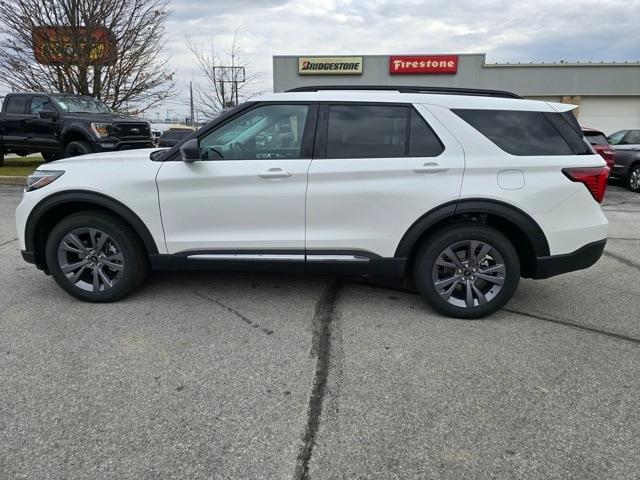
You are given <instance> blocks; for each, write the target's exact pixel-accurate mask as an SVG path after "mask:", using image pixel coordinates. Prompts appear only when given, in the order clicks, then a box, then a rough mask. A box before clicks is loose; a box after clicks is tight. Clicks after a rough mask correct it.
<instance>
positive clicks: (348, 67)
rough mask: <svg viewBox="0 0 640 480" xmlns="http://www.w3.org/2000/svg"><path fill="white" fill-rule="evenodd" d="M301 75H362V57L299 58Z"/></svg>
mask: <svg viewBox="0 0 640 480" xmlns="http://www.w3.org/2000/svg"><path fill="white" fill-rule="evenodd" d="M298 73H299V74H300V75H362V57H299V58H298Z"/></svg>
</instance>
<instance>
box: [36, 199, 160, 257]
mask: <svg viewBox="0 0 640 480" xmlns="http://www.w3.org/2000/svg"><path fill="white" fill-rule="evenodd" d="M76 202H81V203H86V204H91V205H95V206H96V207H101V208H105V209H107V210H110V211H112V212H113V213H115V214H116V215H118V216H120V217H121V218H122V219H124V221H125V222H127V223H128V224H129V225H130V226H131V228H133V230H134V231H135V232H136V233H137V234H138V236H139V237H140V240H142V243H143V245H144V247H145V249H146V250H147V253H148V254H150V255H154V254H157V253H158V246H157V245H156V242H155V240H154V239H153V236H152V235H151V232H149V229H148V228H147V226H146V225H145V224H144V222H143V221H142V220H141V219H140V217H138V215H136V214H135V213H134V212H133V211H132V210H131V209H130V208H129V207H127V206H126V205H124V204H123V203H121V202H119V201H118V200H115V199H113V198H111V197H108V196H107V195H103V194H101V193H96V192H88V191H85V190H68V191H64V192H59V193H54V194H52V195H50V196H48V197H45V198H43V199H42V200H40V202H38V203H37V204H36V206H35V207H33V209H32V210H31V213H30V214H29V217H28V218H27V223H26V227H25V244H26V248H27V251H31V252H35V251H36V247H37V245H36V232H37V227H38V225H39V224H40V221H41V220H42V219H43V218H46V214H47V212H49V211H51V209H52V208H54V207H57V206H60V205H63V204H65V203H76Z"/></svg>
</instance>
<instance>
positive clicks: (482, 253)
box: [473, 243, 491, 265]
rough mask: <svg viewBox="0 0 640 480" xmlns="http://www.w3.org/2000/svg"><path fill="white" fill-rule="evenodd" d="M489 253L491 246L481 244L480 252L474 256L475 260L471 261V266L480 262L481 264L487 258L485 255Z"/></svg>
mask: <svg viewBox="0 0 640 480" xmlns="http://www.w3.org/2000/svg"><path fill="white" fill-rule="evenodd" d="M489 251H491V245H487V244H486V243H483V244H482V248H481V249H480V252H479V253H478V255H477V256H476V258H474V259H473V264H474V265H478V264H479V263H480V262H482V261H483V260H484V259H485V257H486V256H487V254H488V253H489Z"/></svg>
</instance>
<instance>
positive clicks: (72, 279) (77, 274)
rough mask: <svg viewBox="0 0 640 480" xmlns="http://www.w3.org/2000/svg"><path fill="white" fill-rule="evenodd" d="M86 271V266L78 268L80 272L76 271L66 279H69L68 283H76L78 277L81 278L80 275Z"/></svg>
mask: <svg viewBox="0 0 640 480" xmlns="http://www.w3.org/2000/svg"><path fill="white" fill-rule="evenodd" d="M86 269H87V265H83V266H82V267H80V270H78V271H77V272H76V273H74V274H73V275H72V276H70V277H67V278H68V279H69V281H70V282H71V283H77V282H78V280H79V279H80V277H81V276H82V274H83V273H84V271H85V270H86Z"/></svg>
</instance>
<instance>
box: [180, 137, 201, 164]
mask: <svg viewBox="0 0 640 480" xmlns="http://www.w3.org/2000/svg"><path fill="white" fill-rule="evenodd" d="M180 156H181V157H182V161H183V162H196V161H198V160H200V147H199V146H198V139H197V138H192V139H190V140H187V141H186V142H184V143H183V144H182V145H181V146H180Z"/></svg>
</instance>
